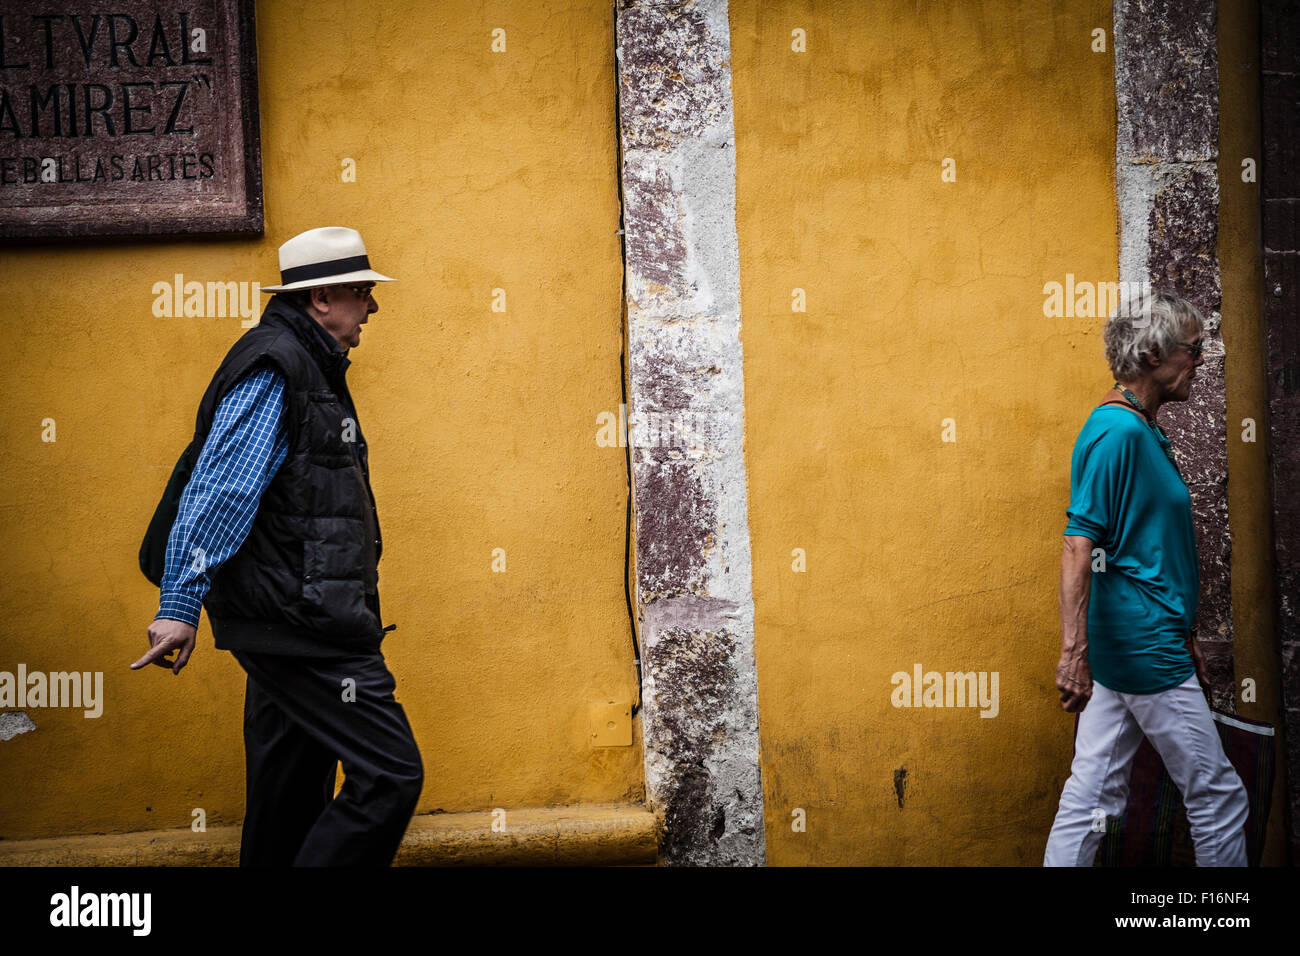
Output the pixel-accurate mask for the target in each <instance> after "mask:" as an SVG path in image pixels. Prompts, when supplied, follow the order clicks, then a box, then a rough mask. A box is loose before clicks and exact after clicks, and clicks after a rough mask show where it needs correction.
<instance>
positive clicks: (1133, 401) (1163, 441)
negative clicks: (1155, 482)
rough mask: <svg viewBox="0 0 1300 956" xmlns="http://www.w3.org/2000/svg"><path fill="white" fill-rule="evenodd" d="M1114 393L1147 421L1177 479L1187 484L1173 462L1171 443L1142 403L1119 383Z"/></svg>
mask: <svg viewBox="0 0 1300 956" xmlns="http://www.w3.org/2000/svg"><path fill="white" fill-rule="evenodd" d="M1115 391H1117V392H1120V393H1121V394H1122V395H1123V396H1124V397H1125V398H1126V399H1128V403H1129V404H1130V405H1132V406H1133V407H1134V408H1136V409H1137V410H1138V411H1139V412H1141V413H1142V417H1143V418H1145V419H1146V420H1147V424H1148V425H1150V426H1151V428H1152V429H1153V430H1154V431H1155V433H1156V439H1157V440H1158V441H1159V442H1160V447H1161V448H1162V449H1164V452H1165V457H1166V458H1168V459H1169V464H1171V465H1173V466H1174V471H1176V472H1178V477H1179V478H1180V479H1181V480H1182V482H1183V484H1184V485H1185V484H1187V479H1186V478H1183V473H1182V471H1181V470H1180V469H1179V468H1178V462H1176V461H1174V445H1173V442H1171V441H1170V440H1169V436H1168V435H1166V434H1165V432H1164V429H1163V428H1161V427H1160V426H1159V425H1157V424H1156V420H1155V419H1154V418H1152V417H1151V416H1150V415H1148V414H1147V410H1146V409H1145V408H1143V407H1142V403H1141V402H1140V401H1138V397H1137V396H1136V395H1134V394H1133V393H1132V392H1131V391H1129V390H1128V389H1127V388H1125V387H1124V386H1123V385H1121V384H1120V383H1119V382H1116V383H1115Z"/></svg>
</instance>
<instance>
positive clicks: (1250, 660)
mask: <svg viewBox="0 0 1300 956" xmlns="http://www.w3.org/2000/svg"><path fill="white" fill-rule="evenodd" d="M1110 17H1111V4H1110V3H1109V2H1081V3H1072V4H1066V5H1053V7H1052V8H1051V9H1048V7H1047V5H1044V4H1041V3H1030V2H1022V3H1011V2H1009V3H997V4H975V3H970V4H967V3H961V4H915V3H912V2H902V0H898V2H880V3H872V4H860V3H855V2H838V3H833V2H828V3H819V4H803V3H756V2H735V3H733V4H732V5H731V28H732V34H731V44H732V55H733V63H732V67H733V74H732V83H733V89H734V95H735V117H736V159H737V229H738V233H739V239H740V261H741V289H742V297H743V298H742V312H743V316H744V331H743V345H744V352H745V393H746V394H745V400H746V459H747V465H748V469H749V495H750V497H749V514H750V530H751V536H752V543H753V554H754V600H755V611H756V642H757V660H758V677H759V712H760V721H761V739H762V744H761V746H762V773H763V786H764V796H765V801H766V826H767V837H768V861H769V863H772V864H802V863H835V864H839V863H843V864H850V863H855V864H884V865H888V864H940V865H968V864H1011V865H1016V864H1024V865H1039V864H1041V862H1042V855H1043V848H1044V846H1045V844H1046V840H1047V834H1048V830H1049V829H1050V826H1051V822H1052V818H1053V816H1054V814H1055V811H1056V805H1057V801H1058V800H1059V797H1060V791H1061V786H1062V784H1063V783H1064V781H1065V778H1066V776H1067V775H1068V771H1069V760H1070V750H1071V732H1072V724H1073V717H1072V716H1069V715H1066V714H1065V713H1064V712H1063V711H1062V710H1061V708H1060V705H1059V703H1058V701H1057V694H1056V691H1055V688H1054V673H1053V672H1054V669H1055V666H1056V662H1057V658H1058V656H1059V653H1060V630H1059V624H1058V618H1057V595H1056V591H1057V581H1058V575H1059V567H1060V550H1061V541H1060V539H1061V534H1062V531H1063V529H1064V527H1065V508H1066V506H1067V504H1068V501H1069V463H1070V452H1071V449H1072V447H1073V443H1074V439H1075V437H1076V436H1077V434H1078V432H1079V429H1080V428H1081V427H1082V425H1083V422H1084V420H1085V419H1086V418H1087V415H1088V412H1089V410H1090V409H1091V408H1092V406H1093V405H1095V404H1096V403H1097V401H1098V400H1099V399H1100V397H1101V395H1102V394H1103V393H1104V392H1105V391H1106V389H1107V388H1108V387H1109V386H1110V383H1111V381H1112V379H1111V378H1110V377H1109V375H1108V371H1107V368H1106V364H1105V360H1104V358H1103V357H1102V352H1101V341H1100V329H1101V325H1102V319H1099V318H1045V317H1044V313H1043V299H1044V297H1043V285H1044V283H1046V282H1050V281H1056V282H1062V283H1064V282H1065V281H1066V274H1067V273H1072V274H1074V276H1075V277H1076V278H1077V279H1082V280H1087V281H1092V282H1102V281H1106V282H1114V281H1115V280H1116V279H1117V278H1118V276H1117V265H1116V260H1117V242H1116V231H1117V209H1116V196H1115V171H1114V166H1115V160H1114V150H1115V123H1116V115H1115V92H1114V61H1113V57H1112V51H1111V49H1110V48H1109V42H1108V43H1107V50H1106V52H1104V53H1096V52H1093V51H1092V50H1091V44H1092V30H1093V29H1094V28H1097V27H1101V28H1104V29H1105V30H1106V31H1107V39H1108V41H1109V34H1110V25H1111V24H1110ZM1228 19H1232V18H1231V16H1230V17H1229V18H1228ZM1240 19H1241V17H1240V16H1238V17H1237V20H1240ZM796 28H799V29H802V30H804V31H805V32H806V36H807V50H808V52H807V53H803V54H799V53H795V52H792V49H791V43H792V31H793V30H795V29H796ZM1243 42H1245V41H1243ZM1243 81H1244V78H1240V77H1239V78H1236V79H1234V80H1230V81H1225V97H1226V98H1227V103H1230V104H1231V105H1232V106H1233V108H1234V109H1239V110H1241V111H1242V112H1247V113H1248V112H1250V110H1249V102H1255V101H1253V100H1249V96H1250V94H1248V93H1243V92H1242V90H1241V83H1242V82H1243ZM1243 97H1245V98H1244V99H1243ZM1226 108H1227V106H1226V105H1225V109H1226ZM1233 128H1234V134H1233V135H1235V136H1237V138H1238V139H1240V138H1241V137H1242V136H1243V135H1246V134H1247V133H1248V130H1247V131H1246V133H1243V132H1242V128H1241V121H1238V122H1237V124H1236V126H1234V127H1233ZM945 158H952V159H953V160H955V163H956V167H955V168H956V180H955V182H944V181H942V179H941V172H942V163H943V161H944V159H945ZM1238 162H1239V161H1238ZM1229 165H1230V166H1232V165H1236V164H1235V163H1229ZM1224 202H1225V205H1231V206H1232V209H1231V210H1225V213H1224V216H1225V221H1227V222H1229V224H1230V228H1228V229H1227V230H1226V231H1225V232H1224V234H1223V235H1222V237H1221V246H1220V255H1221V256H1222V258H1223V262H1224V268H1225V271H1227V270H1230V269H1234V270H1237V272H1236V273H1234V275H1233V276H1232V277H1231V279H1229V278H1227V277H1225V280H1224V288H1225V308H1224V314H1225V323H1224V328H1225V333H1224V337H1225V339H1226V340H1227V342H1228V370H1227V379H1228V382H1229V383H1230V384H1229V388H1230V395H1229V403H1230V404H1229V408H1230V412H1231V413H1232V414H1231V415H1230V416H1229V417H1230V419H1232V420H1237V419H1239V418H1240V417H1242V416H1243V415H1245V414H1248V413H1247V412H1245V411H1241V413H1240V414H1238V411H1239V410H1240V409H1242V408H1245V407H1247V406H1248V407H1249V408H1251V409H1254V410H1255V411H1254V414H1256V415H1257V416H1262V408H1263V406H1262V405H1261V401H1262V397H1263V391H1262V383H1261V382H1260V380H1259V376H1260V364H1259V355H1258V352H1259V344H1258V343H1259V342H1260V327H1259V318H1258V303H1257V301H1256V300H1255V299H1254V298H1253V297H1254V295H1255V293H1254V286H1252V285H1251V282H1257V281H1258V280H1257V276H1258V272H1257V271H1255V272H1251V270H1252V269H1254V270H1257V268H1258V266H1257V250H1256V248H1255V246H1254V245H1253V242H1254V234H1253V232H1251V229H1252V228H1253V226H1252V225H1251V223H1252V222H1253V218H1252V217H1253V216H1254V213H1253V212H1251V211H1250V209H1251V204H1252V203H1255V202H1257V195H1256V194H1255V193H1254V192H1253V191H1247V190H1237V189H1230V188H1227V187H1225V188H1224ZM1242 210H1244V212H1243V211H1242ZM1252 276H1253V277H1254V278H1252ZM794 289H802V290H804V292H805V294H806V296H807V312H806V313H799V312H792V309H791V303H792V290H794ZM945 419H953V420H954V422H955V429H956V439H957V440H956V441H955V442H947V443H945V442H943V441H941V433H942V423H943V421H944V420H945ZM1261 420H1262V419H1261ZM1238 434H1239V429H1237V430H1235V431H1234V430H1233V429H1230V436H1235V435H1238ZM1239 444H1240V443H1236V444H1233V445H1232V446H1231V447H1232V450H1231V453H1230V454H1231V465H1232V481H1231V483H1230V488H1231V493H1232V497H1231V502H1230V503H1231V506H1232V513H1231V521H1232V524H1233V531H1234V542H1233V556H1234V576H1233V586H1234V596H1235V606H1236V610H1237V642H1238V644H1237V648H1238V650H1237V653H1238V658H1239V665H1238V669H1239V671H1240V670H1241V666H1242V663H1243V662H1246V663H1247V666H1250V667H1254V668H1257V669H1260V670H1263V669H1266V668H1268V667H1270V666H1271V667H1272V668H1274V669H1275V668H1276V652H1275V651H1274V652H1273V653H1272V657H1270V656H1269V654H1270V651H1269V649H1270V648H1271V647H1273V646H1274V645H1273V644H1272V634H1271V631H1270V628H1269V626H1268V624H1267V617H1268V604H1266V603H1264V600H1265V598H1266V595H1267V591H1268V575H1269V574H1270V570H1269V564H1268V550H1267V549H1268V546H1269V545H1268V538H1267V508H1266V505H1265V504H1264V503H1263V497H1264V495H1265V493H1266V487H1267V486H1266V484H1265V483H1264V482H1265V473H1264V471H1263V461H1264V459H1263V449H1264V446H1263V445H1253V446H1248V447H1247V448H1246V449H1242V448H1240V447H1238V446H1239ZM1252 502H1254V503H1252ZM796 548H801V549H804V551H805V552H806V568H807V570H806V571H805V572H804V573H796V572H795V571H793V570H792V563H793V561H794V560H795V559H794V558H793V557H792V551H793V549H796ZM918 663H919V664H921V665H922V666H923V668H924V670H925V671H931V670H933V671H940V672H948V671H961V672H965V671H976V672H980V671H984V672H990V673H991V672H998V674H999V695H998V697H999V708H998V713H997V716H996V717H994V718H992V719H988V718H982V717H980V709H979V708H956V707H953V708H924V707H921V708H913V707H908V708H904V707H894V706H893V704H892V703H891V692H892V691H893V690H894V685H893V684H892V683H891V675H893V674H894V673H896V672H900V671H902V672H907V673H909V674H910V673H911V672H912V671H913V667H914V665H916V664H918ZM1265 683H1267V687H1266V688H1265V689H1264V690H1263V691H1262V693H1263V694H1265V695H1268V694H1271V695H1272V698H1271V702H1270V699H1269V698H1268V697H1267V696H1263V697H1261V706H1260V707H1259V708H1255V709H1251V708H1248V707H1243V709H1242V712H1243V714H1246V715H1248V716H1255V715H1256V714H1257V713H1258V714H1264V715H1265V718H1266V719H1276V716H1277V714H1276V700H1277V696H1276V695H1277V691H1276V682H1275V680H1270V681H1268V682H1265ZM1261 686H1262V687H1263V686H1264V684H1263V683H1262V684H1261ZM1270 708H1271V710H1270ZM990 712H991V710H990ZM903 771H905V776H904V775H903ZM900 782H901V783H900ZM899 785H901V788H902V796H901V806H900V797H899V793H898V789H897V786H899ZM798 809H802V810H803V811H805V813H806V831H805V832H798V831H797V829H796V828H795V827H794V826H793V825H792V824H793V823H794V822H795V818H794V817H792V813H794V812H795V811H796V810H798ZM1279 809H1280V808H1279ZM1274 823H1275V826H1274V831H1273V833H1272V835H1271V836H1270V840H1271V843H1272V850H1273V851H1274V854H1276V853H1277V852H1279V851H1280V850H1281V845H1282V840H1281V836H1282V834H1281V831H1280V828H1279V827H1278V826H1277V824H1280V813H1276V814H1275V820H1274Z"/></svg>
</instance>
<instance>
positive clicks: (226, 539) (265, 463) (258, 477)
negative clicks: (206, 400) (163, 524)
mask: <svg viewBox="0 0 1300 956" xmlns="http://www.w3.org/2000/svg"><path fill="white" fill-rule="evenodd" d="M283 411H284V378H283V377H282V376H281V375H280V374H279V373H278V372H276V371H274V370H272V369H265V370H262V371H257V372H253V373H251V374H250V375H248V376H247V377H245V378H244V379H243V380H242V381H240V382H239V384H238V385H236V386H235V387H234V388H232V389H231V390H230V391H229V392H227V393H226V395H225V397H224V398H222V400H221V404H220V405H218V406H217V411H216V415H215V416H214V417H213V419H212V427H211V429H210V430H209V431H208V437H207V440H206V441H205V442H204V443H203V451H202V452H201V453H200V454H199V460H198V462H197V463H196V464H195V466H194V474H193V475H192V476H191V477H190V481H189V484H187V485H186V486H185V491H184V493H182V495H181V503H180V508H179V510H178V511H177V513H176V522H175V524H173V525H172V530H171V535H170V536H169V537H168V539H167V560H166V564H165V567H164V571H163V579H162V585H161V587H160V592H161V601H160V603H159V606H158V613H157V614H156V615H155V619H157V618H169V619H171V620H173V621H184V622H185V623H187V624H192V625H194V626H195V627H197V626H198V623H199V611H200V610H202V608H203V598H204V597H205V596H206V595H207V593H208V589H209V588H210V587H211V586H212V579H211V577H210V575H209V572H210V571H211V570H213V569H215V568H217V567H220V565H221V564H222V563H223V562H225V561H226V560H228V559H229V558H230V557H231V556H232V555H234V553H235V552H236V551H238V550H239V546H240V545H241V544H243V543H244V539H245V538H246V537H248V532H249V531H250V530H252V527H253V519H254V518H255V517H256V516H257V506H258V502H259V501H260V500H261V498H262V492H264V491H266V487H267V485H269V484H270V483H271V479H272V478H274V477H275V473H276V471H277V470H278V469H279V467H280V465H281V464H283V463H284V459H285V456H286V455H287V454H288V453H289V439H288V436H287V435H286V433H285V429H284V421H283Z"/></svg>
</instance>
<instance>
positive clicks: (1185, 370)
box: [1154, 326, 1205, 402]
mask: <svg viewBox="0 0 1300 956" xmlns="http://www.w3.org/2000/svg"><path fill="white" fill-rule="evenodd" d="M1178 341H1179V342H1181V343H1182V344H1181V345H1176V346H1174V348H1173V349H1172V350H1171V351H1170V353H1169V355H1167V356H1165V358H1164V359H1163V360H1162V361H1161V363H1160V365H1159V366H1157V367H1156V369H1155V373H1154V377H1155V379H1156V381H1157V382H1159V383H1160V386H1161V389H1162V390H1163V392H1164V394H1165V401H1168V402H1185V401H1187V399H1188V398H1189V397H1190V396H1191V394H1192V379H1193V378H1195V377H1196V370H1197V369H1198V368H1200V367H1201V366H1202V365H1204V364H1205V358H1204V357H1203V356H1201V355H1196V354H1194V350H1193V349H1190V348H1187V347H1186V346H1189V345H1195V346H1200V345H1203V344H1204V336H1203V335H1201V334H1200V333H1199V332H1198V331H1197V330H1196V327H1195V326H1184V327H1183V334H1182V335H1181V336H1180V337H1179V339H1178Z"/></svg>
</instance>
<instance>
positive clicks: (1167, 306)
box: [1101, 292, 1205, 382]
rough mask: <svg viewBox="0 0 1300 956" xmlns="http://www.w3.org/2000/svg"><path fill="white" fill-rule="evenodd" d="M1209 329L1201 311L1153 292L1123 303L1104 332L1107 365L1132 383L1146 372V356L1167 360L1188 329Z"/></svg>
mask: <svg viewBox="0 0 1300 956" xmlns="http://www.w3.org/2000/svg"><path fill="white" fill-rule="evenodd" d="M1189 325H1190V326H1193V327H1194V328H1195V330H1196V332H1198V333H1199V332H1200V331H1201V330H1203V329H1204V328H1205V316H1203V315H1201V310H1200V309H1198V308H1197V307H1196V306H1194V305H1192V303H1190V302H1188V301H1187V300H1186V299H1184V298H1182V297H1181V296H1178V295H1175V294H1173V293H1172V292H1150V293H1144V294H1139V295H1135V296H1133V297H1132V299H1131V300H1130V301H1121V302H1120V305H1119V308H1117V309H1116V310H1115V314H1114V315H1112V316H1111V317H1110V318H1109V319H1107V320H1106V325H1105V327H1104V328H1103V329H1102V331H1101V338H1102V341H1103V342H1104V343H1105V345H1106V361H1107V362H1109V363H1110V370H1111V373H1112V374H1113V375H1114V376H1115V378H1116V379H1118V380H1119V381H1121V382H1123V381H1132V380H1133V379H1135V378H1137V377H1138V376H1139V375H1141V374H1142V373H1143V372H1144V371H1145V370H1146V367H1147V366H1146V364H1145V363H1144V362H1143V360H1142V356H1143V353H1147V352H1149V353H1151V354H1152V355H1155V356H1158V357H1163V356H1166V355H1169V354H1170V353H1171V352H1172V351H1173V350H1174V348H1176V347H1177V343H1179V342H1181V341H1182V337H1183V335H1185V334H1186V332H1185V330H1186V328H1187V326H1189Z"/></svg>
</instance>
